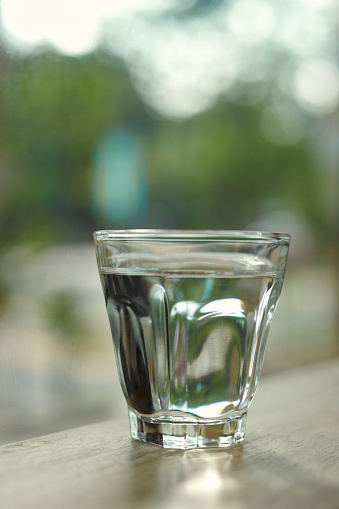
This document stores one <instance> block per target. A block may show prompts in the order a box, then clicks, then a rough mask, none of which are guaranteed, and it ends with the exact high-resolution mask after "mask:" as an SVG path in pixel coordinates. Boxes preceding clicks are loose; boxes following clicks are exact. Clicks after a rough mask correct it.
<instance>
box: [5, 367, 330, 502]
mask: <svg viewBox="0 0 339 509" xmlns="http://www.w3.org/2000/svg"><path fill="white" fill-rule="evenodd" d="M338 394H339V360H338V359H337V360H332V361H329V362H325V363H322V364H316V365H312V366H307V367H303V368H298V369H295V370H293V371H288V372H284V373H279V374H275V375H270V376H266V377H263V378H262V380H261V382H260V384H259V389H258V392H257V394H256V396H255V398H254V401H253V404H252V406H251V408H250V410H249V414H248V426H247V434H246V438H245V441H244V442H243V443H242V444H239V445H236V446H234V447H231V448H229V449H210V450H206V449H200V450H199V449H198V450H190V451H172V450H163V449H162V448H160V447H157V446H152V445H148V444H143V443H138V442H134V441H132V440H131V439H130V436H129V428H128V424H127V419H122V420H121V421H110V422H104V423H99V424H93V425H89V426H84V427H81V428H76V429H72V430H68V431H62V432H60V433H54V434H51V435H46V436H43V437H39V438H35V439H30V440H25V441H23V442H17V443H14V444H8V445H3V446H1V447H0V506H1V507H2V508H4V509H5V508H6V509H14V508H15V509H16V508H18V509H19V508H20V509H30V508H34V509H40V508H43V509H54V508H55V509H56V508H62V509H64V508H76V509H77V508H81V509H89V508H93V509H94V508H95V509H108V508H109V509H113V508H120V507H121V508H138V509H140V508H144V507H148V508H155V507H156V508H160V507H161V509H168V508H172V507H173V508H181V507H182V508H188V509H190V508H200V507H208V508H211V509H213V508H219V507H220V508H221V507H227V508H228V509H233V508H234V509H242V508H251V509H253V508H254V509H256V508H266V507H268V508H269V507H273V508H284V509H285V508H288V509H293V508H301V509H303V508H307V509H310V508H317V509H318V508H321V509H323V508H324V509H325V508H326V509H327V508H333V509H338V508H339V395H338Z"/></svg>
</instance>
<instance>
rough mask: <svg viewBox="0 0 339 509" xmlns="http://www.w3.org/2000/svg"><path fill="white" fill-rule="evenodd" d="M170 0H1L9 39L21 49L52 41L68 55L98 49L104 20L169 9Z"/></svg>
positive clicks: (5, 29)
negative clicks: (134, 11)
mask: <svg viewBox="0 0 339 509" xmlns="http://www.w3.org/2000/svg"><path fill="white" fill-rule="evenodd" d="M169 1H170V0H153V1H152V0H58V1H57V2H55V1H51V0H49V1H48V0H29V1H27V0H2V2H1V17H2V24H3V27H4V31H5V34H6V38H7V39H8V40H9V42H10V43H12V44H13V45H14V46H18V47H19V48H20V49H23V50H25V49H26V50H28V51H30V50H31V49H34V46H37V45H40V44H51V45H53V46H54V47H56V48H57V49H58V50H60V51H61V52H62V53H65V54H72V55H77V54H83V53H88V52H90V51H92V50H94V49H95V47H96V46H97V44H98V41H99V36H100V34H101V29H102V25H103V24H104V22H105V19H108V18H109V17H114V16H118V15H119V14H120V13H122V12H124V11H126V10H127V11H128V10H129V11H133V10H137V11H139V12H142V11H152V10H161V9H164V8H167V6H168V4H169Z"/></svg>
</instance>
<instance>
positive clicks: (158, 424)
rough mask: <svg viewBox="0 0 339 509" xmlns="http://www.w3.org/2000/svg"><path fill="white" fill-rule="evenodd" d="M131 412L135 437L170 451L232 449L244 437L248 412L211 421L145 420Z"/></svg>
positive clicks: (131, 425)
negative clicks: (207, 448)
mask: <svg viewBox="0 0 339 509" xmlns="http://www.w3.org/2000/svg"><path fill="white" fill-rule="evenodd" d="M128 413H129V422H130V428H131V436H132V438H134V439H135V440H141V441H142V442H147V443H150V444H155V445H160V446H162V447H165V448H169V449H195V448H203V447H229V446H231V445H234V444H237V443H239V442H241V441H242V440H243V439H244V437H245V429H246V412H244V413H242V414H233V415H232V416H230V417H228V418H225V419H217V420H215V421H214V420H208V422H206V421H199V420H196V421H192V422H188V421H186V420H185V421H184V420H183V421H181V422H180V420H178V419H176V420H175V421H174V420H170V419H166V420H164V419H154V418H145V417H144V416H141V415H139V414H137V413H136V412H134V411H133V410H132V409H130V408H129V410H128Z"/></svg>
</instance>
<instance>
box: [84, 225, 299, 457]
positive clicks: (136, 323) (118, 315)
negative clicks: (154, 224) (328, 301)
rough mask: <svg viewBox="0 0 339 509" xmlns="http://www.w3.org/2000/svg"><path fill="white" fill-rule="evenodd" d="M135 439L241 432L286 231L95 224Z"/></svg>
mask: <svg viewBox="0 0 339 509" xmlns="http://www.w3.org/2000/svg"><path fill="white" fill-rule="evenodd" d="M94 240H95V246H96V255H97V262H98V268H99V274H100V279H101V283H102V287H103V292H104V296H105V302H106V307H107V313H108V317H109V322H110V326H111V331H112V337H113V343H114V348H115V354H116V361H117V366H118V372H119V377H120V382H121V386H122V390H123V393H124V396H125V398H126V402H127V406H128V413H129V422H130V430H131V435H132V437H133V438H134V439H137V440H141V441H144V442H150V443H153V444H158V445H161V446H163V447H168V448H175V449H189V448H196V447H227V446H230V445H233V444H235V443H238V442H241V441H242V440H243V439H244V436H245V429H246V416H247V409H248V407H249V404H250V402H251V401H252V399H253V396H254V394H255V392H256V388H257V385H258V380H259V376H260V373H261V369H262V364H263V357H264V350H265V345H266V340H267V335H268V331H269V327H270V324H271V321H272V318H273V314H274V311H275V308H276V305H277V303H278V299H279V296H280V292H281V288H282V284H283V279H284V275H285V269H286V262H287V255H288V249H289V243H290V236H289V235H287V234H279V233H265V232H251V231H211V230H210V231H180V230H178V231H175V230H124V231H109V230H107V231H98V232H95V233H94Z"/></svg>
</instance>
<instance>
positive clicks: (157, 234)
mask: <svg viewBox="0 0 339 509" xmlns="http://www.w3.org/2000/svg"><path fill="white" fill-rule="evenodd" d="M93 237H94V239H95V240H96V241H107V240H117V241H119V240H121V241H145V240H152V241H166V240H173V241H175V240H178V241H183V240H184V241H208V240H209V241H211V242H215V241H224V242H226V241H231V242H259V243H261V242H270V243H271V242H276V243H281V242H285V243H288V244H289V243H290V240H291V236H290V234H288V233H273V232H266V231H256V230H175V229H167V230H166V229H130V230H97V231H95V232H93Z"/></svg>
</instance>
